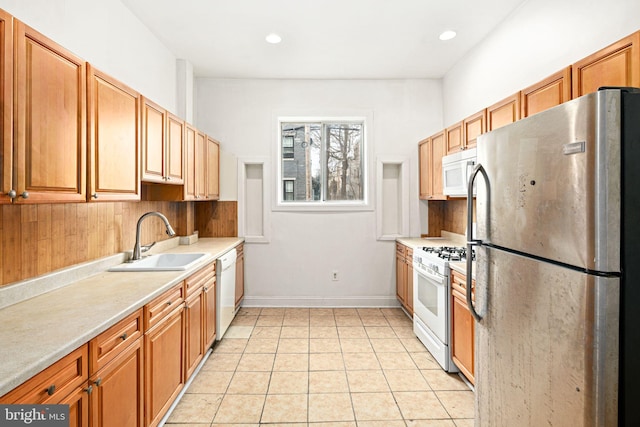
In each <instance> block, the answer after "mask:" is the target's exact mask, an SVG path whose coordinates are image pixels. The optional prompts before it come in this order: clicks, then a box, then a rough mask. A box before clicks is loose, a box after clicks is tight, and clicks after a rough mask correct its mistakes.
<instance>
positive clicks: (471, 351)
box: [451, 271, 475, 384]
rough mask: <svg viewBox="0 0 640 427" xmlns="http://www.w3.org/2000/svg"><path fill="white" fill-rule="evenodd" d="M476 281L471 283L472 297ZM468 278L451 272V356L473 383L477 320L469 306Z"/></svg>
mask: <svg viewBox="0 0 640 427" xmlns="http://www.w3.org/2000/svg"><path fill="white" fill-rule="evenodd" d="M474 285H475V281H473V282H472V283H471V289H472V299H474V298H473V289H474ZM466 295H467V278H466V277H465V276H464V275H463V274H461V273H459V272H457V271H452V272H451V358H452V359H453V361H454V362H455V364H456V366H457V367H458V368H460V371H461V372H462V373H463V374H464V376H465V377H467V379H468V380H469V381H470V382H471V383H472V384H473V383H474V376H475V320H474V319H473V316H472V315H471V312H470V311H469V308H468V307H467V297H466Z"/></svg>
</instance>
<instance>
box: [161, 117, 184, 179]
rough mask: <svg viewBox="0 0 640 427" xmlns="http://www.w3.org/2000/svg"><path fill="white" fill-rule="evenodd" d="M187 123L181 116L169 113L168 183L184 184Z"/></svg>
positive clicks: (166, 174)
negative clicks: (185, 131)
mask: <svg viewBox="0 0 640 427" xmlns="http://www.w3.org/2000/svg"><path fill="white" fill-rule="evenodd" d="M184 130H185V123H184V121H183V120H182V119H180V117H178V116H174V115H173V114H170V113H167V142H166V144H167V146H166V153H167V157H166V164H165V178H166V182H167V184H184V178H185V176H184V175H185V172H184V165H185V158H184V143H185V141H184V139H185V133H184Z"/></svg>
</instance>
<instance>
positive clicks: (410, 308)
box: [405, 248, 413, 316]
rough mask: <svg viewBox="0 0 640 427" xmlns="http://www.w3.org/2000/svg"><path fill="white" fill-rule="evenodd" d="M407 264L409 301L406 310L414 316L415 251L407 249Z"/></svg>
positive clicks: (407, 300)
mask: <svg viewBox="0 0 640 427" xmlns="http://www.w3.org/2000/svg"><path fill="white" fill-rule="evenodd" d="M405 262H406V264H407V299H406V306H407V307H406V308H407V311H408V312H409V314H410V315H412V316H413V249H410V248H407V256H406V257H405Z"/></svg>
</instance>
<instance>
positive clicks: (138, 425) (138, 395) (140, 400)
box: [89, 337, 144, 427]
mask: <svg viewBox="0 0 640 427" xmlns="http://www.w3.org/2000/svg"><path fill="white" fill-rule="evenodd" d="M143 356H144V352H143V342H142V338H141V337H140V338H138V339H136V340H135V341H134V342H133V343H131V344H130V345H129V347H127V348H126V349H125V350H123V351H122V352H120V353H119V354H118V355H117V356H116V357H115V358H114V359H113V360H112V361H111V362H109V363H108V364H106V366H105V367H104V368H102V369H100V370H99V371H98V372H97V373H96V374H94V375H92V377H91V378H90V380H89V383H90V384H91V385H92V386H93V390H92V393H91V395H90V403H91V427H116V426H118V427H143V426H144V357H143Z"/></svg>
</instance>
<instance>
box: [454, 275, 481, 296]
mask: <svg viewBox="0 0 640 427" xmlns="http://www.w3.org/2000/svg"><path fill="white" fill-rule="evenodd" d="M475 285H476V281H475V280H472V281H471V299H472V300H474V301H475ZM451 291H452V292H454V291H455V292H459V293H460V295H459V297H460V298H461V299H463V300H466V298H467V277H466V276H465V275H464V274H461V273H458V272H457V271H455V270H451Z"/></svg>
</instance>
